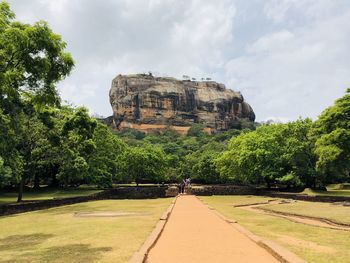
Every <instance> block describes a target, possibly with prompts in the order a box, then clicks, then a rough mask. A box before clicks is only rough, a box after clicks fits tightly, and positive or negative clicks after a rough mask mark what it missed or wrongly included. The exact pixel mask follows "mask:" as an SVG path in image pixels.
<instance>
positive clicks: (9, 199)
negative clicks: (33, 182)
mask: <svg viewBox="0 0 350 263" xmlns="http://www.w3.org/2000/svg"><path fill="white" fill-rule="evenodd" d="M100 191H102V190H98V189H89V188H76V189H53V188H43V189H39V190H29V191H25V192H24V194H23V201H29V200H45V199H54V198H68V197H75V196H86V195H91V194H95V193H98V192H100ZM16 201H17V193H16V192H0V205H1V204H7V203H15V202H16Z"/></svg>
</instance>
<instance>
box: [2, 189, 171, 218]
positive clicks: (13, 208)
mask: <svg viewBox="0 0 350 263" xmlns="http://www.w3.org/2000/svg"><path fill="white" fill-rule="evenodd" d="M167 189H168V186H159V187H158V186H150V187H148V186H142V187H118V188H114V189H109V190H105V191H102V192H99V193H96V194H93V195H89V196H79V197H70V198H62V199H50V200H38V201H30V202H22V203H13V204H5V205H0V216H2V215H12V214H18V213H24V212H30V211H35V210H42V209H47V208H51V207H57V206H63V205H70V204H76V203H82V202H88V201H95V200H106V199H150V198H162V197H167V195H166V190H167Z"/></svg>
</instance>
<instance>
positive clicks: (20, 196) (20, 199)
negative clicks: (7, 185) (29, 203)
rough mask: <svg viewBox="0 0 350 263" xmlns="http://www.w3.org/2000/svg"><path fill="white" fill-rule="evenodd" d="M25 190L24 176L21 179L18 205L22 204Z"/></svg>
mask: <svg viewBox="0 0 350 263" xmlns="http://www.w3.org/2000/svg"><path fill="white" fill-rule="evenodd" d="M23 188H24V176H22V177H21V181H20V183H19V187H18V197H17V203H19V202H22V197H23Z"/></svg>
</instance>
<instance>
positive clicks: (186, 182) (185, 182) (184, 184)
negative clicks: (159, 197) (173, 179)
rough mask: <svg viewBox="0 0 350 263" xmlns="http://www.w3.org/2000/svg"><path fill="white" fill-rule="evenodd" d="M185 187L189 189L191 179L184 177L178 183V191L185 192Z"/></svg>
mask: <svg viewBox="0 0 350 263" xmlns="http://www.w3.org/2000/svg"><path fill="white" fill-rule="evenodd" d="M186 189H191V179H190V178H186V179H183V180H182V181H181V183H180V184H179V192H180V194H183V193H185V191H186Z"/></svg>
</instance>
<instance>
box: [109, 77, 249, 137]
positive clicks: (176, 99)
mask: <svg viewBox="0 0 350 263" xmlns="http://www.w3.org/2000/svg"><path fill="white" fill-rule="evenodd" d="M109 97H110V103H111V106H112V109H113V119H112V123H113V126H114V128H116V129H119V130H120V129H126V128H134V129H138V130H141V131H145V132H150V131H153V130H161V129H165V128H166V127H167V126H171V127H172V128H174V129H175V130H177V131H178V132H180V133H183V134H185V133H186V132H187V131H188V129H189V128H190V126H191V125H192V124H193V123H202V124H204V125H205V127H206V128H205V130H206V131H207V132H215V131H223V130H228V129H230V128H232V127H234V126H235V125H237V122H239V121H240V120H242V119H245V120H247V121H251V122H253V121H254V120H255V114H254V111H253V109H252V108H251V107H250V105H249V104H248V103H246V102H245V101H244V99H243V96H242V95H241V93H240V92H235V91H233V90H230V89H226V87H225V85H224V84H220V83H217V82H214V81H200V82H198V81H190V80H177V79H175V78H163V77H153V76H152V75H146V74H136V75H118V76H117V77H116V78H114V79H113V81H112V87H111V89H110V92H109Z"/></svg>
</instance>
